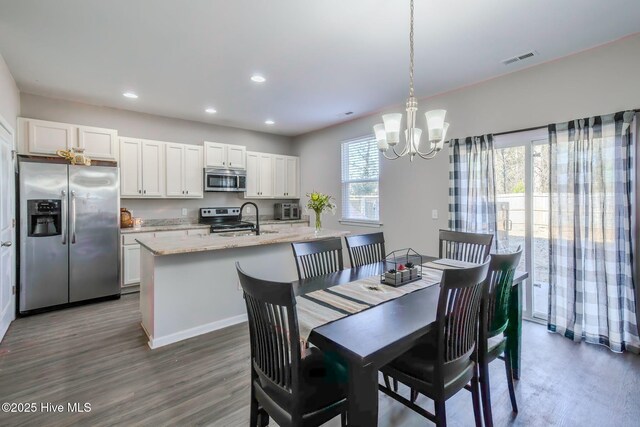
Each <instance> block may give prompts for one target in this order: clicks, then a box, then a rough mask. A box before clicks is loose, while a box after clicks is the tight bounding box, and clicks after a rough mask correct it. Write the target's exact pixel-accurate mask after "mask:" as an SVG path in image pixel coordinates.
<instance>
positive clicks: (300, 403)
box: [236, 262, 347, 427]
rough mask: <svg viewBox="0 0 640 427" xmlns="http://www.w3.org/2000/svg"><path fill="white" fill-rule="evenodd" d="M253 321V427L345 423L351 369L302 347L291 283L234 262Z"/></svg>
mask: <svg viewBox="0 0 640 427" xmlns="http://www.w3.org/2000/svg"><path fill="white" fill-rule="evenodd" d="M236 269H237V270H238V276H239V278H240V285H241V286H242V290H243V292H244V300H245V304H246V306H247V315H248V319H249V336H250V346H251V412H250V425H251V427H261V426H265V425H267V424H268V423H269V417H271V418H273V420H274V421H275V422H276V423H277V424H278V425H279V426H281V427H287V426H291V427H297V426H318V425H321V424H323V423H325V422H327V421H328V420H330V419H332V418H334V417H336V416H338V415H340V416H341V420H342V426H343V427H344V426H346V410H347V400H346V396H347V371H346V368H345V367H344V366H343V365H341V364H340V363H338V362H336V361H335V360H331V359H330V358H329V357H327V356H326V355H325V354H324V353H322V351H320V350H319V349H318V348H316V347H312V348H308V349H301V347H300V340H299V337H300V332H299V328H298V317H297V314H296V309H295V305H296V301H295V297H294V293H293V288H292V285H291V283H279V282H270V281H266V280H261V279H257V278H254V277H251V276H248V275H247V274H246V273H245V272H244V271H243V270H242V268H241V267H240V264H239V263H238V262H236Z"/></svg>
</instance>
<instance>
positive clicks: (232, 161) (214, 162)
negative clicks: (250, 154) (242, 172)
mask: <svg viewBox="0 0 640 427" xmlns="http://www.w3.org/2000/svg"><path fill="white" fill-rule="evenodd" d="M204 152H205V155H204V162H205V167H207V168H222V169H246V167H247V160H246V155H247V147H245V146H243V145H231V144H220V143H218V142H210V141H205V142H204Z"/></svg>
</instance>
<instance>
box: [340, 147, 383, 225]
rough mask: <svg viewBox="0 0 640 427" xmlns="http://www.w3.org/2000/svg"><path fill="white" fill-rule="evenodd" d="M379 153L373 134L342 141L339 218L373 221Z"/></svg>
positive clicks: (376, 218)
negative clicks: (340, 211) (340, 215)
mask: <svg viewBox="0 0 640 427" xmlns="http://www.w3.org/2000/svg"><path fill="white" fill-rule="evenodd" d="M379 176H380V154H379V152H378V146H377V143H376V140H375V138H374V137H373V136H367V137H364V138H358V139H352V140H349V141H345V142H343V143H342V219H343V220H354V221H370V222H374V221H375V222H377V221H379V220H380V209H379V208H380V206H379V203H380V199H379V193H378V190H379Z"/></svg>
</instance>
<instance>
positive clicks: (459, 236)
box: [439, 230, 493, 264]
mask: <svg viewBox="0 0 640 427" xmlns="http://www.w3.org/2000/svg"><path fill="white" fill-rule="evenodd" d="M492 242H493V234H480V233H466V232H462V231H451V230H440V245H439V256H440V258H449V259H455V260H458V261H466V262H473V263H475V264H481V263H482V262H483V261H484V260H485V259H486V258H487V256H488V255H489V252H490V251H491V243H492Z"/></svg>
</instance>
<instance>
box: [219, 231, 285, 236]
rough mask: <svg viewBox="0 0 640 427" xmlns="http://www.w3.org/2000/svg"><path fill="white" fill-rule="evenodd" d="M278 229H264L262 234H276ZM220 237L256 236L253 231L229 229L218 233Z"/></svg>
mask: <svg viewBox="0 0 640 427" xmlns="http://www.w3.org/2000/svg"><path fill="white" fill-rule="evenodd" d="M275 233H278V230H262V231H260V234H275ZM216 234H217V235H218V236H220V237H243V236H255V235H256V233H255V232H253V231H229V232H227V233H216Z"/></svg>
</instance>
